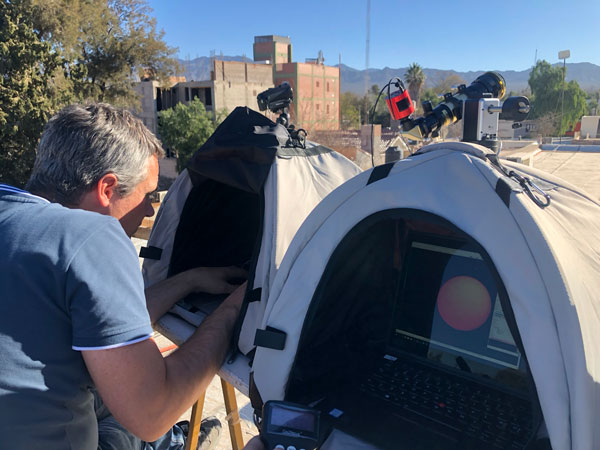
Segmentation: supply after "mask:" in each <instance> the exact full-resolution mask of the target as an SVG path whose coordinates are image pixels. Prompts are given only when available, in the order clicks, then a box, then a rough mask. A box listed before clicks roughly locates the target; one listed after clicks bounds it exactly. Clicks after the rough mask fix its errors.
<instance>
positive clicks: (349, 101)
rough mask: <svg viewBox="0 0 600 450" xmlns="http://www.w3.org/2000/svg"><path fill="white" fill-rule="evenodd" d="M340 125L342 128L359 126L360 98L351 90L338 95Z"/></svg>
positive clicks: (348, 128) (350, 128)
mask: <svg viewBox="0 0 600 450" xmlns="http://www.w3.org/2000/svg"><path fill="white" fill-rule="evenodd" d="M340 112H341V116H342V117H341V125H342V129H343V130H352V129H356V128H360V118H361V117H360V98H359V97H358V95H356V94H354V93H352V92H344V93H343V94H342V95H341V96H340Z"/></svg>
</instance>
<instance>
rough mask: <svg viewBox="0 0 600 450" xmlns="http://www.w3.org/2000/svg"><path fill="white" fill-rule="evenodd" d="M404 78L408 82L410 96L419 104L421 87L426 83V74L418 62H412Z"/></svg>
mask: <svg viewBox="0 0 600 450" xmlns="http://www.w3.org/2000/svg"><path fill="white" fill-rule="evenodd" d="M404 79H405V80H406V82H407V83H408V93H409V95H410V98H411V99H412V100H414V101H415V102H416V104H417V107H418V106H419V104H420V103H419V98H420V97H421V88H422V87H423V84H424V83H425V74H424V73H423V69H422V68H421V66H420V65H419V64H417V63H412V64H411V65H410V66H408V70H407V71H406V73H405V74H404Z"/></svg>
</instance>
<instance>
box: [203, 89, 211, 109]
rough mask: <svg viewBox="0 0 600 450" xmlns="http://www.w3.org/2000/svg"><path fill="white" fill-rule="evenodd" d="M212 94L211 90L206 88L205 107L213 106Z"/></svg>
mask: <svg viewBox="0 0 600 450" xmlns="http://www.w3.org/2000/svg"><path fill="white" fill-rule="evenodd" d="M212 104H213V102H212V92H211V90H210V88H204V105H205V106H212Z"/></svg>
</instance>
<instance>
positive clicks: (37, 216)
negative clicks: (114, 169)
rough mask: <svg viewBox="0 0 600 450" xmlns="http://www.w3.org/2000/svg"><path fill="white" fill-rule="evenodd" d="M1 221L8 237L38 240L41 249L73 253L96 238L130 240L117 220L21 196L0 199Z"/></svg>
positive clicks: (0, 226) (108, 241)
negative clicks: (67, 250)
mask: <svg viewBox="0 0 600 450" xmlns="http://www.w3.org/2000/svg"><path fill="white" fill-rule="evenodd" d="M0 219H2V220H0V224H1V225H0V229H1V231H2V233H3V234H4V235H5V236H6V237H7V238H8V236H11V239H18V238H19V237H22V238H23V239H26V238H28V237H38V238H39V239H36V241H37V244H36V247H38V248H39V246H41V245H42V244H44V243H46V244H48V245H50V246H51V247H54V246H61V247H63V248H65V249H66V248H70V249H71V250H73V249H75V248H77V247H79V246H81V245H83V244H84V243H85V242H87V241H91V242H93V241H94V240H97V239H99V240H101V241H105V242H106V245H110V243H111V242H115V241H123V242H125V241H126V240H128V238H127V236H126V235H125V232H124V231H123V229H122V227H121V225H120V224H119V221H118V220H117V219H115V218H114V217H111V216H107V215H103V214H99V213H96V212H91V211H85V210H82V209H71V208H66V207H64V206H62V205H60V204H58V203H49V202H42V201H35V199H33V201H32V200H31V199H27V198H24V197H19V196H12V198H7V197H3V198H0Z"/></svg>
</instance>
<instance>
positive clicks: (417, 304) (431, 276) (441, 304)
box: [391, 233, 526, 390]
mask: <svg viewBox="0 0 600 450" xmlns="http://www.w3.org/2000/svg"><path fill="white" fill-rule="evenodd" d="M500 295H503V294H502V292H501V290H500V289H499V288H498V286H497V284H496V280H495V277H494V275H493V273H492V271H491V270H490V268H489V266H488V263H487V262H486V261H485V260H484V258H483V257H482V255H481V254H480V253H479V251H478V250H477V248H476V247H475V246H474V245H472V244H469V243H467V242H466V241H461V240H455V239H451V238H445V237H440V236H429V235H424V234H416V233H415V234H413V235H412V237H411V240H410V241H409V244H408V249H407V251H406V254H405V258H404V276H403V277H402V280H401V281H400V284H399V289H398V294H397V299H396V305H395V310H394V315H393V332H392V337H391V347H392V348H393V349H396V350H400V351H403V352H407V353H410V354H412V355H413V356H417V357H419V358H425V359H427V360H429V361H431V362H434V363H440V364H442V365H445V366H449V367H452V368H454V369H457V370H461V371H463V372H470V373H473V374H476V375H481V376H484V377H486V378H489V379H493V380H496V381H498V382H500V383H501V384H505V385H507V386H509V387H512V388H516V389H519V390H523V389H526V377H525V373H526V364H525V361H524V360H523V358H522V355H521V353H520V352H519V350H518V348H517V345H516V344H515V340H514V339H513V336H512V334H511V332H510V330H509V327H508V324H507V323H506V320H505V316H504V311H503V310H502V306H501V304H500Z"/></svg>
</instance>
